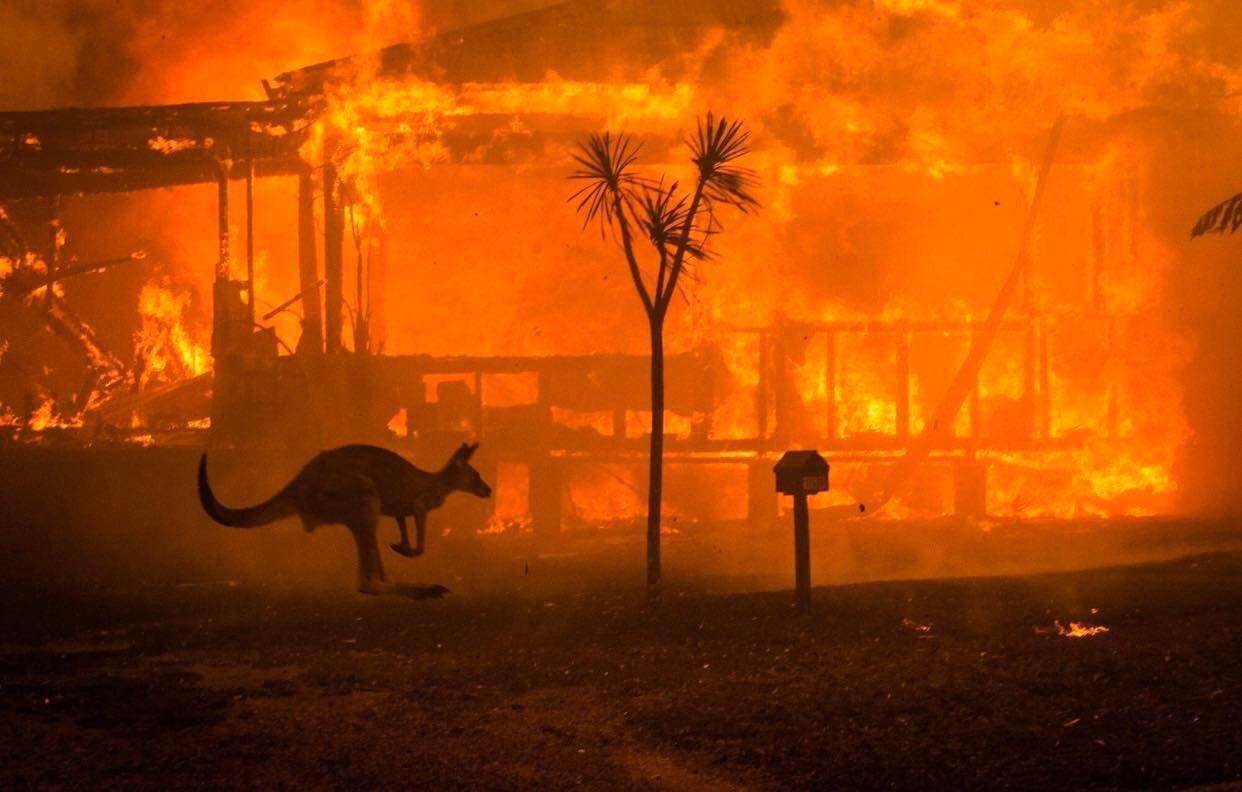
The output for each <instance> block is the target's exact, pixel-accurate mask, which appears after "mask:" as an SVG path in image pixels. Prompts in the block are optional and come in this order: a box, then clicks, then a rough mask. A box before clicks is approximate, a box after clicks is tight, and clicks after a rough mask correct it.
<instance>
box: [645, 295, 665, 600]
mask: <svg viewBox="0 0 1242 792" xmlns="http://www.w3.org/2000/svg"><path fill="white" fill-rule="evenodd" d="M647 464H648V479H647V594H648V596H654V595H655V593H656V591H657V587H658V586H659V584H660V506H661V502H662V500H663V495H664V317H662V316H659V315H656V316H652V317H651V456H650V458H649V460H648V463H647Z"/></svg>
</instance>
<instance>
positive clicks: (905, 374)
mask: <svg viewBox="0 0 1242 792" xmlns="http://www.w3.org/2000/svg"><path fill="white" fill-rule="evenodd" d="M896 401H897V436H898V437H901V438H907V437H909V436H910V330H909V328H907V327H906V326H905V323H901V324H898V325H897V393H896Z"/></svg>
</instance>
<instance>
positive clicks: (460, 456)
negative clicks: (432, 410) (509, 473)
mask: <svg viewBox="0 0 1242 792" xmlns="http://www.w3.org/2000/svg"><path fill="white" fill-rule="evenodd" d="M478 447H479V444H478V443H475V444H474V445H470V444H469V443H462V444H461V448H458V449H457V450H456V451H454V452H453V456H451V457H449V461H448V464H447V465H445V466H444V470H442V471H440V476H441V477H442V478H443V479H444V480H445V482H446V483H447V484H448V486H449V489H452V490H459V491H461V492H469V493H470V494H471V495H476V496H478V497H480V498H487V497H490V496H491V494H492V488H491V487H489V486H488V485H487V482H486V481H484V480H483V477H482V476H480V475H479V471H477V470H475V469H474V468H473V467H471V466H470V457H472V456H474V452H475V451H476V450H477V449H478Z"/></svg>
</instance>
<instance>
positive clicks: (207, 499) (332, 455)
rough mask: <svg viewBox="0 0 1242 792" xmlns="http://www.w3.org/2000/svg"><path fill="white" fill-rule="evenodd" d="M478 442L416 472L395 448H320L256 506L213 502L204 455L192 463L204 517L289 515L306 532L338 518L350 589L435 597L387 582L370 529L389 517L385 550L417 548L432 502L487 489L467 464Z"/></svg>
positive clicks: (250, 522)
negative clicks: (346, 545)
mask: <svg viewBox="0 0 1242 792" xmlns="http://www.w3.org/2000/svg"><path fill="white" fill-rule="evenodd" d="M478 447H479V444H478V443H475V444H474V445H470V444H467V443H463V444H462V445H461V447H460V448H458V449H457V450H456V451H454V452H453V455H452V456H451V457H449V460H448V462H447V463H446V464H445V465H444V467H443V468H441V469H440V470H439V471H437V472H435V473H429V472H427V471H425V470H420V469H419V468H417V467H415V466H414V465H412V464H410V463H409V462H407V461H406V460H405V459H404V458H403V457H401V456H400V455H399V454H396V453H394V452H392V451H389V450H387V449H384V448H378V447H376V446H368V445H347V446H342V447H340V448H334V449H332V450H331V451H323V452H321V453H320V454H318V455H316V456H315V458H314V459H312V460H311V461H310V462H308V463H306V465H305V466H304V467H303V468H302V469H301V470H300V471H299V472H298V474H297V475H296V476H294V477H293V480H292V481H290V482H289V483H288V484H286V485H285V487H284V488H283V489H281V490H280V491H279V492H277V493H276V494H275V495H273V496H272V497H270V498H268V499H267V500H265V501H263V502H262V503H260V504H257V505H255V506H251V507H250V508H246V509H230V508H228V507H227V506H224V505H223V504H221V503H220V501H218V500H216V496H215V495H214V494H213V493H212V491H211V484H209V483H208V481H207V455H206V454H203V457H202V459H201V460H199V463H198V497H199V500H200V501H201V502H202V504H203V511H205V512H207V515H208V516H209V517H211V519H213V520H215V521H216V522H218V523H220V524H221V525H227V526H229V527H231V528H257V527H259V526H263V525H267V524H269V523H272V522H275V521H276V520H279V519H282V518H285V517H293V516H294V515H297V516H298V517H300V518H301V519H302V525H303V527H305V528H306V531H307V532H308V533H309V532H311V531H313V530H315V528H317V527H319V526H320V525H329V524H334V523H340V524H343V525H345V526H346V527H347V528H349V531H350V533H352V534H353V536H354V542H355V543H356V544H357V545H358V590H359V591H361V592H362V593H363V594H402V595H405V596H408V597H413V598H415V599H422V598H430V597H441V596H443V595H445V594H447V593H448V589H446V588H445V587H443V586H419V585H411V584H402V583H389V582H388V579H387V577H385V575H384V565H383V564H382V563H381V561H380V554H379V545H378V543H377V539H376V527H377V526H378V524H379V518H380V515H384V516H388V517H395V518H396V520H397V527H398V528H400V530H401V541H400V542H399V543H397V544H394V545H391V547H392V549H393V550H394V551H396V552H398V553H400V554H401V555H403V556H406V557H407V558H414V557H416V556H420V555H422V554H423V551H424V550H425V549H426V541H427V512H429V511H431V510H432V509H437V508H439V507H440V506H441V505H442V504H443V503H444V500H445V498H447V497H448V496H449V494H450V493H453V492H468V493H470V494H471V495H475V496H477V497H480V498H487V497H489V496H491V494H492V488H491V487H489V486H488V485H487V482H485V481H484V480H483V477H482V476H480V475H479V471H477V470H475V469H474V468H473V467H471V466H470V457H471V456H472V455H473V454H474V452H475V450H476V449H477V448H478ZM406 515H413V517H414V525H415V527H416V529H417V532H418V539H417V543H416V544H415V546H414V547H411V546H410V536H409V532H408V530H407V528H406V523H405V518H406Z"/></svg>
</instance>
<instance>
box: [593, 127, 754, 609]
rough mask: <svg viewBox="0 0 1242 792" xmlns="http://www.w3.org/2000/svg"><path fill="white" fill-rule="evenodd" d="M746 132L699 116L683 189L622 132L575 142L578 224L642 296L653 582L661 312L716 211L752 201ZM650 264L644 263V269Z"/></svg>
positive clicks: (650, 572) (656, 575) (653, 580)
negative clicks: (613, 241) (647, 255)
mask: <svg viewBox="0 0 1242 792" xmlns="http://www.w3.org/2000/svg"><path fill="white" fill-rule="evenodd" d="M749 141H750V133H749V132H748V131H746V129H745V128H744V127H743V126H742V123H741V122H740V121H732V122H730V121H728V120H727V119H725V118H716V117H715V116H713V115H712V114H711V113H708V114H707V116H706V117H705V118H703V119H700V120H699V122H698V125H697V129H696V131H695V134H694V135H693V136H691V137H690V138H689V139H688V140H687V141H686V144H687V146H688V147H689V149H690V155H691V159H692V161H693V163H694V165H695V167H696V169H697V172H696V175H695V179H694V184H693V185H692V186H691V188H690V189H689V191H683V190H682V189H681V186H680V185H679V184H678V183H677V182H676V181H673V182H671V183H667V184H666V182H665V180H663V179H661V180H659V181H652V180H650V179H646V178H643V177H642V176H640V175H639V174H638V172H637V163H638V155H639V151H640V149H641V145H640V144H639V143H638V142H637V141H635V140H634V138H632V137H631V136H629V135H626V134H619V135H615V136H614V135H612V134H611V133H609V132H602V133H596V134H592V135H591V136H590V137H588V138H587V139H586V140H585V141H583V142H582V143H581V144H580V145H579V150H578V152H577V153H576V154H575V155H574V159H575V160H576V161H577V163H578V166H579V167H578V169H577V170H576V171H575V172H574V173H573V175H572V177H571V178H573V179H575V180H580V181H583V182H585V185H584V186H583V187H582V188H581V189H580V190H578V191H577V192H575V193H574V194H573V196H571V198H570V200H571V201H573V200H576V201H577V209H578V212H579V213H580V214H581V215H582V216H583V218H584V225H589V224H590V223H592V222H595V221H598V222H599V224H600V230H601V232H605V231H612V232H613V233H614V234H615V235H616V236H617V237H618V238H619V239H620V240H621V248H622V251H623V252H624V254H625V261H626V264H627V265H628V266H629V271H630V277H631V279H632V280H633V282H634V289H635V290H636V291H637V292H638V298H639V300H641V301H642V305H643V310H644V311H645V312H646V315H647V323H648V328H649V330H650V336H651V458H650V462H649V471H648V487H647V586H648V591H649V592H650V593H654V592H655V591H656V590H657V588H656V587H657V586H658V584H659V582H660V509H661V504H662V501H663V486H664V319H665V317H667V316H668V311H669V306H670V305H671V303H672V300H673V296H674V295H675V294H676V293H677V291H678V288H679V284H680V282H681V279H682V277H683V276H685V275H687V272H688V270H689V263H690V262H691V261H694V260H703V259H705V258H707V257H708V248H707V243H708V241H709V240H710V239H711V237H712V236H713V235H715V234H716V233H717V232H718V231H719V230H720V226H719V224H718V223H717V219H716V210H717V209H718V208H719V207H725V206H731V207H733V208H735V209H738V210H740V211H742V212H743V213H745V212H749V211H751V210H753V209H756V208H758V206H759V204H758V201H756V200H755V197H754V195H753V192H752V190H753V187H754V183H755V179H754V174H753V172H752V171H750V170H749V169H746V168H742V167H739V166H738V165H737V162H738V160H740V159H741V158H742V157H744V156H745V155H746V154H747V152H748V151H749V150H750V149H749ZM636 240H645V241H646V242H647V243H648V245H649V246H650V247H651V248H652V251H653V255H654V259H655V272H654V275H652V274H645V273H644V267H643V266H642V265H641V264H640V262H639V258H638V255H637V253H636V251H635V242H636ZM646 269H647V270H650V269H651V268H650V267H647V268H646Z"/></svg>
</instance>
